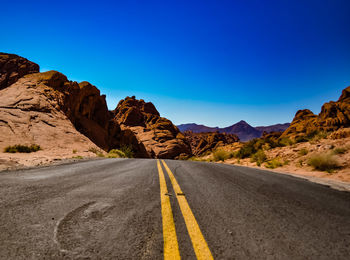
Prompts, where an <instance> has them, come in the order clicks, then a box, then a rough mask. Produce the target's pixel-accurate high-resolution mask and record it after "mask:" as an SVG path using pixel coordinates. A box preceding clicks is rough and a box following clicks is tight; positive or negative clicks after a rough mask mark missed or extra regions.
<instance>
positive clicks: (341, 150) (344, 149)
mask: <svg viewBox="0 0 350 260" xmlns="http://www.w3.org/2000/svg"><path fill="white" fill-rule="evenodd" d="M347 151H348V148H347V147H338V148H335V149H334V150H333V151H332V153H333V154H344V153H346V152H347Z"/></svg>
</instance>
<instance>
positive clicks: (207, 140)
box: [184, 131, 239, 156]
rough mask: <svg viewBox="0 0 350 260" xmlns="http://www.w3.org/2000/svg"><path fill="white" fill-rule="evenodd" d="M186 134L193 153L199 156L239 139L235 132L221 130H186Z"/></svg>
mask: <svg viewBox="0 0 350 260" xmlns="http://www.w3.org/2000/svg"><path fill="white" fill-rule="evenodd" d="M184 135H185V138H186V140H187V141H188V143H189V144H190V145H191V149H192V153H193V154H194V155H197V156H199V155H203V154H204V153H205V152H207V151H213V150H215V149H217V148H218V147H221V146H224V145H227V144H232V143H235V142H238V141H239V138H238V136H237V135H235V134H226V133H219V132H205V133H193V132H192V131H185V132H184Z"/></svg>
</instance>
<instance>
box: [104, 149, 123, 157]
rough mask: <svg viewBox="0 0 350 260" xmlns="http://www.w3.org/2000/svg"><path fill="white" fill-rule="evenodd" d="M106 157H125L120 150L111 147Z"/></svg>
mask: <svg viewBox="0 0 350 260" xmlns="http://www.w3.org/2000/svg"><path fill="white" fill-rule="evenodd" d="M107 157H108V158H125V157H126V156H125V154H124V153H123V152H122V151H121V150H118V149H112V150H110V151H109V152H108V155H107Z"/></svg>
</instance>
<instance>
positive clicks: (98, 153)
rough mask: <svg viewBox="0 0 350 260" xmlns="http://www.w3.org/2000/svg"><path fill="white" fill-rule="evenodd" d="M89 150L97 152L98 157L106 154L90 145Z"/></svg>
mask: <svg viewBox="0 0 350 260" xmlns="http://www.w3.org/2000/svg"><path fill="white" fill-rule="evenodd" d="M88 151H89V152H92V153H94V154H96V155H97V156H98V157H105V155H104V154H103V153H102V152H101V151H100V150H99V149H97V148H96V147H90V148H89V150H88Z"/></svg>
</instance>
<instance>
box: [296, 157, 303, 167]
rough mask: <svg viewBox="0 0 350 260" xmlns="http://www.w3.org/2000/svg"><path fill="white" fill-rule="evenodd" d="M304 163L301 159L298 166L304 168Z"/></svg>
mask: <svg viewBox="0 0 350 260" xmlns="http://www.w3.org/2000/svg"><path fill="white" fill-rule="evenodd" d="M303 163H304V161H303V160H302V159H300V160H299V161H298V164H297V166H298V167H303Z"/></svg>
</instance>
